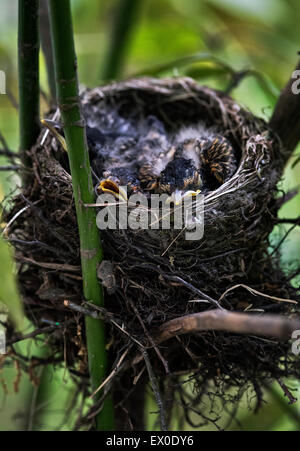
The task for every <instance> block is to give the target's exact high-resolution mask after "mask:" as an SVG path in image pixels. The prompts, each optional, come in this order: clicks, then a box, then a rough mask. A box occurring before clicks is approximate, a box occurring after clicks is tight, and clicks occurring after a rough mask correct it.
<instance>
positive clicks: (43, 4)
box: [40, 0, 56, 101]
mask: <svg viewBox="0 0 300 451" xmlns="http://www.w3.org/2000/svg"><path fill="white" fill-rule="evenodd" d="M40 35H41V47H42V50H43V54H44V58H45V63H46V68H47V77H48V85H49V91H50V94H51V98H52V100H53V101H55V99H56V87H55V76H54V62H53V50H52V42H51V32H50V22H49V11H48V0H40Z"/></svg>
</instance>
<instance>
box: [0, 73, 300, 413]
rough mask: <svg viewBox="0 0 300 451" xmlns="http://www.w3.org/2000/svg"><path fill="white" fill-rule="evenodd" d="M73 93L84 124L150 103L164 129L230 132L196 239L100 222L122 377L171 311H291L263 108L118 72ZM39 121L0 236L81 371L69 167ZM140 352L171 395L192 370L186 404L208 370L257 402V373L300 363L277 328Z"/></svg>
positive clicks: (139, 115)
mask: <svg viewBox="0 0 300 451" xmlns="http://www.w3.org/2000/svg"><path fill="white" fill-rule="evenodd" d="M82 105H83V112H84V116H85V119H86V121H87V123H88V124H89V125H91V126H97V124H101V121H103V120H104V119H105V115H106V113H107V112H108V111H112V110H113V109H115V110H117V111H118V114H119V115H120V116H122V117H125V118H131V119H132V120H133V121H134V122H135V123H138V122H139V121H141V120H143V118H145V117H146V116H148V115H154V116H155V117H157V118H158V119H159V120H160V121H162V122H163V123H164V125H165V127H166V129H167V130H168V131H170V132H172V131H174V130H176V129H177V128H178V127H179V126H182V125H191V124H196V123H198V122H199V121H202V122H204V123H205V124H206V125H207V126H212V125H213V126H216V127H217V129H218V131H219V132H221V133H222V134H223V135H224V136H225V137H226V138H227V139H228V140H229V141H230V142H231V143H232V145H233V146H234V148H235V151H236V153H237V155H238V161H239V164H238V168H237V171H236V172H235V174H234V175H233V176H232V178H231V179H230V180H228V181H227V182H226V183H224V184H223V185H221V186H220V187H219V188H217V189H215V190H213V191H211V192H209V193H207V194H206V195H205V199H204V208H205V217H204V218H205V232H204V237H203V238H202V239H201V240H200V241H199V242H195V241H186V240H185V239H184V237H183V235H182V234H181V235H180V234H178V231H153V230H143V231H141V230H138V231H133V230H126V231H119V230H114V231H111V230H106V231H102V232H101V239H102V243H103V249H104V260H105V261H106V268H110V270H109V282H108V281H107V279H106V278H105V275H103V271H102V272H101V271H100V273H99V275H100V277H101V278H102V279H101V281H102V282H103V283H104V286H106V288H105V307H106V310H107V311H108V312H110V314H111V315H112V316H111V318H114V321H115V322H116V323H117V324H118V325H119V327H122V328H123V330H125V331H126V333H124V332H123V331H120V330H119V329H118V327H114V326H113V325H112V324H111V323H110V326H109V327H108V328H107V332H108V336H107V339H108V341H110V348H109V352H110V355H111V361H114V360H115V359H116V361H118V359H119V358H120V357H121V355H122V353H123V351H124V347H125V348H126V347H127V346H128V345H129V344H130V352H128V353H127V355H126V359H125V360H126V361H127V362H130V361H131V360H130V359H132V358H135V361H134V362H135V363H136V364H134V363H133V364H132V365H131V364H128V365H127V367H126V366H123V368H124V372H125V374H126V378H127V381H128V380H130V381H131V380H132V378H133V376H134V375H136V374H138V372H139V370H140V367H139V365H141V359H138V358H137V357H136V353H137V345H136V343H140V344H142V345H143V346H145V347H150V348H153V339H154V338H153V337H155V334H157V330H158V328H159V327H160V326H161V325H162V324H163V323H165V322H167V321H169V320H172V319H174V318H177V317H182V316H183V315H187V314H192V313H197V312H206V311H210V310H211V309H212V308H216V307H218V306H220V307H222V308H224V309H226V310H228V311H230V312H244V311H247V312H248V313H251V312H260V313H261V314H262V315H263V314H264V313H274V314H275V313H276V314H278V315H279V314H281V315H291V314H296V312H297V311H298V310H299V307H298V304H297V303H291V302H284V301H283V300H288V301H289V300H296V301H298V300H299V296H298V297H297V293H296V290H295V289H294V288H293V287H292V286H291V284H290V282H289V278H288V276H287V275H285V274H284V273H283V271H282V270H281V269H280V267H279V255H278V252H275V251H274V252H273V253H272V252H270V251H269V249H268V248H269V246H270V243H269V235H270V233H271V231H272V230H273V228H274V225H275V223H276V218H277V211H278V208H279V205H280V202H279V201H278V199H277V197H278V196H277V188H276V186H277V183H278V181H279V180H280V177H281V175H282V170H283V167H282V162H281V152H282V149H281V148H280V143H279V140H278V139H277V137H276V135H275V134H274V133H273V132H272V131H271V130H270V129H269V127H268V126H267V124H266V123H265V122H264V121H263V120H262V119H259V118H257V117H255V116H253V115H252V114H251V113H250V112H249V111H247V110H246V109H244V108H242V107H241V106H240V105H238V104H237V103H236V102H235V101H234V100H232V99H231V98H230V97H228V96H226V95H224V94H223V93H221V92H217V91H215V90H212V89H209V88H207V87H203V86H199V85H198V84H196V83H195V82H194V81H193V80H191V79H188V78H184V79H165V80H157V79H138V80H129V81H126V82H122V83H117V84H112V85H109V86H104V87H99V88H95V89H92V90H85V91H84V92H83V93H82ZM51 115H52V113H51V114H50V116H51ZM45 133H46V132H45V131H43V132H42V133H41V135H40V138H39V140H38V143H37V145H36V146H35V148H34V149H33V150H32V151H31V152H30V157H31V159H32V164H33V169H34V181H33V184H32V186H30V188H28V189H27V190H26V191H25V192H23V193H22V194H21V195H18V196H17V197H16V198H15V199H14V205H13V208H12V210H11V211H10V212H9V214H8V220H11V219H12V218H14V220H13V222H12V223H11V225H10V228H9V237H10V240H11V241H12V243H13V244H14V246H15V248H16V257H17V260H18V262H19V273H18V274H19V282H20V286H21V289H22V293H23V298H24V303H25V305H26V308H27V314H28V316H29V317H30V318H31V319H33V321H34V322H35V324H37V325H38V326H39V327H41V326H42V325H43V321H44V320H47V321H49V320H50V321H54V322H57V321H58V322H60V323H61V324H64V323H65V321H68V327H67V328H66V329H65V330H64V341H65V344H64V345H63V340H62V338H61V337H60V336H59V333H58V332H57V331H56V333H55V335H53V337H52V340H51V339H50V342H52V346H53V349H55V351H56V356H57V355H59V356H60V357H61V359H63V358H65V359H67V362H68V364H69V366H70V367H74V365H75V363H76V362H78V358H79V359H82V362H83V364H82V365H81V370H80V371H83V372H86V371H87V370H86V367H85V359H84V354H85V352H84V351H83V349H84V344H83V341H82V339H81V338H79V337H78V324H81V321H82V318H83V315H82V314H81V313H80V312H79V313H78V312H77V313H74V312H73V311H72V310H70V305H73V304H75V305H76V304H77V305H81V304H82V302H83V294H82V280H81V272H80V252H79V240H78V232H77V226H76V216H75V208H74V202H73V196H72V185H71V176H70V173H69V172H68V171H69V169H68V164H67V161H66V156H65V155H64V153H63V151H62V149H60V147H59V146H57V143H56V141H55V140H54V138H53V137H51V136H50V135H49V134H47V133H46V136H45ZM18 212H22V213H21V214H19V215H18ZM220 299H221V300H220ZM65 300H68V301H69V303H64V301H65ZM203 301H204V302H203ZM70 303H71V304H70ZM89 308H90V307H89ZM107 318H108V322H109V315H106V319H107ZM66 350H67V351H66ZM78 351H80V353H79V354H80V356H81V357H78ZM149 355H150V357H151V365H152V368H153V371H154V373H155V374H156V376H159V377H161V378H162V379H163V378H164V377H165V375H166V371H169V372H170V374H171V375H172V381H173V396H174V391H175V392H176V391H177V392H178V393H180V396H181V397H183V398H184V396H189V395H187V394H186V393H185V392H184V387H183V386H182V385H181V384H180V383H179V380H180V377H181V376H180V375H181V374H183V373H187V374H188V373H191V372H192V374H193V376H192V377H191V379H193V381H194V384H195V387H197V389H198V395H197V396H196V397H193V399H189V398H187V399H188V402H186V403H184V402H183V398H182V399H181V401H182V404H186V405H188V406H192V405H193V406H194V408H195V405H199V403H200V401H201V399H202V397H203V396H205V395H206V394H207V391H206V389H207V386H208V384H209V381H210V380H211V379H212V378H217V379H214V380H215V381H216V380H218V381H219V382H217V385H218V390H219V392H220V397H221V399H223V400H225V398H226V397H225V395H224V393H225V392H226V390H227V389H228V388H230V387H237V389H238V393H242V392H243V391H244V389H245V388H246V387H248V385H249V383H251V384H253V386H254V388H255V391H256V393H257V395H258V397H257V400H258V403H259V401H260V400H261V386H262V385H263V384H264V383H265V382H266V381H267V380H269V379H274V378H280V377H282V376H298V377H299V375H300V367H299V363H297V362H296V361H295V359H293V356H291V355H290V344H289V342H288V341H287V340H285V341H280V340H278V339H276V338H274V339H272V340H271V339H264V338H260V337H257V336H255V335H238V334H233V333H230V332H228V331H220V330H219V331H212V330H206V331H201V332H198V333H192V334H187V335H183V336H181V337H180V338H179V337H178V338H177V339H176V338H173V339H172V340H169V341H167V342H164V343H163V345H162V346H161V347H159V349H158V348H156V352H155V350H153V349H152V350H151V351H149ZM131 362H132V361H131ZM120 374H122V373H121V372H120ZM120 374H119V375H118V377H116V378H115V379H116V382H115V384H116V385H115V386H118V380H120V378H121V375H120ZM176 375H178V376H176ZM122 377H124V376H122ZM176 377H177V379H176ZM175 380H176V382H174V381H175ZM127 385H129V386H130V385H131V382H130V383H129V384H127ZM174 387H176V388H174ZM222 394H223V395H222ZM175 396H176V395H175ZM185 411H186V412H188V407H186V408H185ZM200 412H201V409H200Z"/></svg>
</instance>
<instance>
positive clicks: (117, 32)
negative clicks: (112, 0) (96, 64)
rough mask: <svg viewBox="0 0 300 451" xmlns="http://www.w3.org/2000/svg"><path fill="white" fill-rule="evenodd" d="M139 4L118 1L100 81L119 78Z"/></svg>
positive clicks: (134, 0) (133, 1)
mask: <svg viewBox="0 0 300 451" xmlns="http://www.w3.org/2000/svg"><path fill="white" fill-rule="evenodd" d="M141 4H142V0H119V2H118V4H117V7H116V11H115V14H116V17H115V20H114V23H113V29H112V34H111V39H110V45H109V47H108V52H107V57H106V60H105V61H104V64H103V65H102V71H101V74H100V75H101V77H100V78H101V80H102V81H108V80H112V79H117V78H119V77H120V76H121V74H122V70H123V66H124V61H125V57H126V53H127V50H128V46H129V43H130V37H131V34H132V30H133V27H134V25H135V24H136V22H137V17H138V12H139V8H140V7H141Z"/></svg>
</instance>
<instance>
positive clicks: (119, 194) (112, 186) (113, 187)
mask: <svg viewBox="0 0 300 451" xmlns="http://www.w3.org/2000/svg"><path fill="white" fill-rule="evenodd" d="M98 188H99V189H101V190H102V191H103V192H105V193H111V194H113V195H114V196H115V197H116V198H117V199H118V200H120V201H122V202H124V201H125V202H128V197H127V193H126V191H125V190H124V188H122V187H121V186H118V184H117V183H115V182H114V181H113V180H110V179H105V180H102V181H101V182H100V184H99V186H98Z"/></svg>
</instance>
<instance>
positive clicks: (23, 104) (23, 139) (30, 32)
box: [18, 0, 40, 182]
mask: <svg viewBox="0 0 300 451" xmlns="http://www.w3.org/2000/svg"><path fill="white" fill-rule="evenodd" d="M38 9H39V1H38V0H19V18H18V21H19V23H18V68H19V104H20V107H19V121H20V152H21V158H22V162H23V164H24V166H25V167H29V166H30V160H29V158H28V156H27V155H26V151H27V150H30V149H31V147H32V146H33V145H34V144H35V143H36V140H37V137H38V135H39V131H40V127H39V116H40V104H39V97H40V91H39V29H38ZM24 181H25V182H26V181H28V172H26V171H24Z"/></svg>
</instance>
